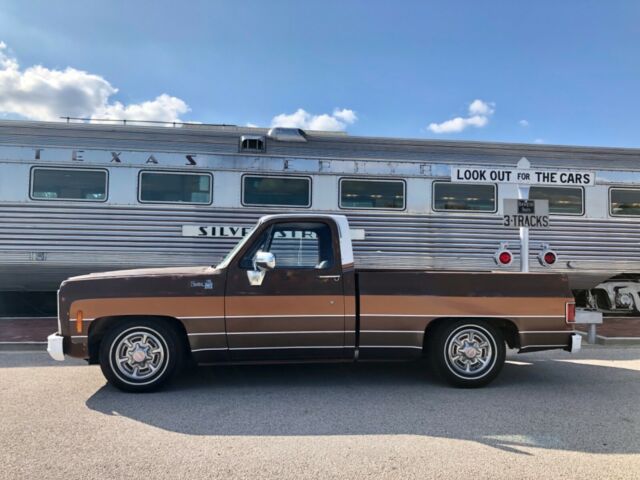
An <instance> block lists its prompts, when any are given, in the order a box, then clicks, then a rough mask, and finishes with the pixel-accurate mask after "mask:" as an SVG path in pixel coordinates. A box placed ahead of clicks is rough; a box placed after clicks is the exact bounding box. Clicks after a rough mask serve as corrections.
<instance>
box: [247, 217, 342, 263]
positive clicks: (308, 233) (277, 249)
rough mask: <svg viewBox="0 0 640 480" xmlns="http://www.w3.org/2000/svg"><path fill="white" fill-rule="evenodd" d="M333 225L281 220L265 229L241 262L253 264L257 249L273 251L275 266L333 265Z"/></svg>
mask: <svg viewBox="0 0 640 480" xmlns="http://www.w3.org/2000/svg"><path fill="white" fill-rule="evenodd" d="M331 240H332V237H331V229H330V228H329V225H327V224H326V223H320V222H304V223H302V222H295V223H293V222H287V223H278V224H275V225H274V226H272V227H271V228H270V229H268V230H267V231H265V232H264V234H263V235H262V236H261V237H260V238H259V239H258V240H257V241H256V243H255V244H254V245H253V246H252V248H251V249H250V250H249V251H248V253H247V254H246V255H245V256H244V257H243V259H242V260H241V262H240V267H241V268H252V264H253V257H254V256H255V254H256V252H257V251H258V250H262V251H263V252H271V253H273V255H274V256H275V259H276V269H292V268H296V269H298V268H305V269H309V268H313V269H317V270H322V269H326V268H331V267H332V266H333V265H334V257H335V256H334V252H333V244H332V241H331Z"/></svg>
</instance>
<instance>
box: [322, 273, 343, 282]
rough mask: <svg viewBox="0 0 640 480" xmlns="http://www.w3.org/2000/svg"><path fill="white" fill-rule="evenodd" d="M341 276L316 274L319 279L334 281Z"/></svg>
mask: <svg viewBox="0 0 640 480" xmlns="http://www.w3.org/2000/svg"><path fill="white" fill-rule="evenodd" d="M341 277H342V275H318V278H319V279H320V280H333V281H334V282H337V281H339V280H340V278H341Z"/></svg>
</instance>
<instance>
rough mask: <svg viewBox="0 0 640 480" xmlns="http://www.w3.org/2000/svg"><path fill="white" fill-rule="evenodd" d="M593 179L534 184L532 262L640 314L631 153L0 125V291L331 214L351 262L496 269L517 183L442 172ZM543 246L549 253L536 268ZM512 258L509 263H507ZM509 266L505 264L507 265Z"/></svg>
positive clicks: (211, 129) (166, 261)
mask: <svg viewBox="0 0 640 480" xmlns="http://www.w3.org/2000/svg"><path fill="white" fill-rule="evenodd" d="M522 157H526V158H527V159H528V160H529V162H530V164H531V166H532V167H536V168H549V169H569V168H574V169H582V170H589V171H593V172H594V173H595V185H593V186H583V187H580V186H570V187H559V186H532V187H531V190H530V198H534V199H548V200H549V208H550V214H551V226H550V228H549V229H544V230H532V231H531V240H530V245H531V250H530V256H531V265H532V267H533V268H532V270H534V271H535V270H543V269H552V270H554V271H562V272H566V273H568V274H569V276H570V281H571V283H572V288H573V289H574V291H575V293H576V296H577V298H578V300H579V302H580V303H583V304H590V305H592V306H593V305H597V306H598V307H599V308H600V309H602V310H603V311H605V312H617V313H620V312H628V313H633V312H635V313H637V312H638V309H639V307H640V297H639V292H640V283H638V282H639V279H640V248H639V243H638V242H639V241H640V228H638V227H639V226H640V221H639V216H640V150H632V149H617V148H591V147H567V146H549V145H523V144H503V143H477V142H451V141H434V140H407V139H392V138H374V137H353V136H348V135H345V134H341V133H335V132H332V133H329V132H316V131H302V130H299V129H289V128H272V129H261V128H249V127H236V126H212V125H194V124H178V125H174V126H173V127H169V128H167V127H166V126H146V125H131V124H127V125H114V124H88V123H73V122H71V123H69V122H67V123H64V122H23V121H2V122H0V203H1V209H0V212H1V213H0V215H1V220H0V221H1V228H0V291H3V292H14V293H15V292H55V290H56V288H57V286H58V285H59V283H60V282H61V281H62V280H63V279H64V278H66V277H69V276H72V275H77V274H82V273H87V272H95V271H101V270H111V269H121V268H133V267H148V266H172V265H189V264H193V265H206V264H215V263H216V262H218V261H219V260H220V259H221V258H222V257H223V255H224V254H225V253H226V252H227V251H228V250H229V249H230V248H232V246H233V245H234V244H235V243H237V241H238V239H239V237H241V236H242V235H244V234H246V233H247V231H248V228H249V226H250V225H252V224H253V223H254V222H255V221H256V220H257V218H258V217H260V216H261V215H264V214H267V213H282V212H306V211H313V212H329V213H333V212H339V213H342V214H345V215H347V217H348V218H349V221H350V223H351V226H352V228H353V229H354V230H355V231H354V242H353V243H354V250H355V251H354V253H355V261H356V263H357V265H358V267H360V268H366V267H392V268H408V269H446V270H471V269H480V270H495V269H497V268H498V267H496V264H495V263H494V254H495V252H496V251H497V250H498V248H499V246H500V244H501V242H507V243H508V245H509V249H510V250H512V251H513V252H514V254H515V255H516V256H517V255H518V246H519V242H518V231H517V230H516V229H507V228H504V227H503V226H502V216H501V214H502V200H503V199H505V198H517V186H516V185H509V184H500V185H497V184H488V183H479V184H473V183H452V182H451V171H452V167H455V166H460V165H471V166H487V167H504V166H509V167H513V166H515V165H516V163H517V162H518V160H520V159H521V158H522ZM543 244H548V245H550V247H551V248H552V249H553V250H555V251H556V252H557V253H558V261H557V263H556V264H555V265H553V266H551V267H544V266H542V265H540V264H538V262H537V260H536V256H537V255H538V253H539V251H540V249H541V248H542V245H543ZM516 263H517V262H516ZM507 269H517V265H515V264H514V265H512V266H510V267H507Z"/></svg>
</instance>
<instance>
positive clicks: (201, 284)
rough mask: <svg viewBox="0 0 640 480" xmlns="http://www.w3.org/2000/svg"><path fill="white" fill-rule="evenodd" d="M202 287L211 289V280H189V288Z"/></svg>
mask: <svg viewBox="0 0 640 480" xmlns="http://www.w3.org/2000/svg"><path fill="white" fill-rule="evenodd" d="M198 287H200V288H204V289H205V290H213V281H212V280H205V281H204V282H196V281H195V280H192V281H191V288H198Z"/></svg>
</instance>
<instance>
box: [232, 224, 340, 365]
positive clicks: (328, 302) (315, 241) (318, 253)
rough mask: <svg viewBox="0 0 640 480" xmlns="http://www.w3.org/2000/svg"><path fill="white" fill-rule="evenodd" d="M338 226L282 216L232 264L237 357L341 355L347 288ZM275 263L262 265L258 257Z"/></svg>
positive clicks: (305, 357) (233, 347) (234, 333)
mask: <svg viewBox="0 0 640 480" xmlns="http://www.w3.org/2000/svg"><path fill="white" fill-rule="evenodd" d="M337 233H338V232H337V227H336V225H335V224H334V223H333V222H332V221H330V220H327V221H326V222H325V221H322V220H318V219H313V220H312V221H286V220H283V221H280V222H277V223H272V224H270V225H267V226H266V227H265V228H264V231H263V232H262V233H261V234H258V235H257V236H256V240H255V241H254V242H253V244H251V245H249V246H247V247H246V248H245V250H244V252H241V254H240V255H239V258H238V259H236V260H235V261H234V262H233V263H232V264H231V265H229V272H228V275H227V285H226V296H225V321H226V328H227V341H228V345H229V351H230V355H231V358H232V359H234V360H287V359H314V358H336V359H337V358H342V356H343V349H344V330H345V323H344V322H345V320H344V313H345V312H344V294H343V278H342V266H341V262H340V243H339V240H338V234H337ZM265 254H267V258H271V257H270V256H269V255H268V254H272V255H273V257H272V258H271V260H275V262H274V263H275V265H273V264H272V265H269V267H268V268H263V269H260V268H259V266H258V265H256V260H257V259H260V258H261V259H263V260H264V258H265Z"/></svg>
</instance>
